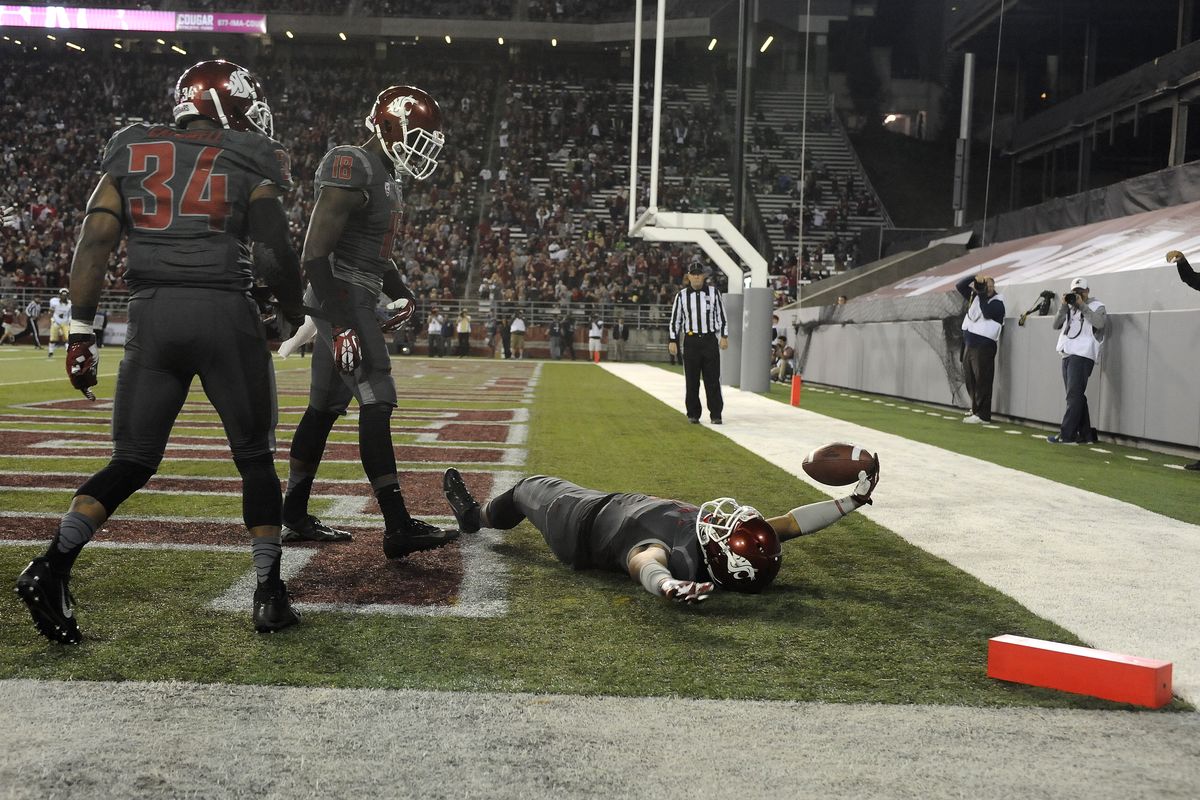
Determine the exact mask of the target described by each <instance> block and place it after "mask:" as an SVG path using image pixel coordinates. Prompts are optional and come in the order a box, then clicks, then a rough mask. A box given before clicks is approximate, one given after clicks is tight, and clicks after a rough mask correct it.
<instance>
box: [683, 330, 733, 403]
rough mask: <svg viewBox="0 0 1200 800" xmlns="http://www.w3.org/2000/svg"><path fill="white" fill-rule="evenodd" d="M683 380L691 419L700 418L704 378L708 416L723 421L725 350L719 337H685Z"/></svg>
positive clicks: (685, 398)
mask: <svg viewBox="0 0 1200 800" xmlns="http://www.w3.org/2000/svg"><path fill="white" fill-rule="evenodd" d="M683 377H684V384H685V385H686V387H687V391H686V394H685V395H684V405H685V406H686V408H687V415H688V418H689V419H700V410H701V409H700V378H701V377H703V378H704V394H705V397H706V399H707V404H708V415H709V417H711V418H713V419H720V418H721V411H722V410H723V409H724V408H725V401H724V400H723V399H722V398H721V349H720V348H719V347H718V346H717V337H716V334H712V333H701V334H684V336H683Z"/></svg>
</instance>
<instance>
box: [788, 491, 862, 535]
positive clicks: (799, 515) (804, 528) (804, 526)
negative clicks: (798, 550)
mask: <svg viewBox="0 0 1200 800" xmlns="http://www.w3.org/2000/svg"><path fill="white" fill-rule="evenodd" d="M857 508H858V503H857V502H855V500H854V498H851V497H843V498H842V499H841V500H825V501H822V502H820V503H809V504H808V505H806V506H800V507H799V508H793V509H792V510H791V511H789V512H788V513H789V514H791V515H792V519H794V520H796V524H797V525H799V526H800V535H801V536H808V535H809V534H810V533H816V532H817V531H819V530H821V529H823V528H828V527H829V526H830V525H832V524H833V523H835V522H837V521H838V520H839V519H841V518H842V517H844V516H846V515H847V514H849V513H850V512H851V511H854V510H856V509H857Z"/></svg>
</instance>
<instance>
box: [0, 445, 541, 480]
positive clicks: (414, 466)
mask: <svg viewBox="0 0 1200 800" xmlns="http://www.w3.org/2000/svg"><path fill="white" fill-rule="evenodd" d="M504 452H506V453H512V452H515V451H514V450H506V451H504ZM285 455H286V454H285ZM5 458H14V459H20V460H21V461H27V460H30V459H40V460H43V461H69V460H71V459H86V460H91V461H97V460H100V459H102V458H107V456H92V455H75V454H68V455H57V456H48V455H42V454H40V453H30V454H28V455H21V456H0V460H3V459H5ZM177 461H178V462H186V463H192V462H197V463H198V462H211V463H213V464H230V465H232V464H233V461H232V460H231V459H230V458H228V457H220V458H217V457H206V456H192V455H190V456H179V457H176V458H167V459H164V460H163V463H164V464H170V463H172V462H177ZM321 463H322V464H343V465H345V464H356V465H358V466H362V462H361V461H359V460H358V459H356V458H323V459H321ZM441 463H443V464H454V463H461V465H462V466H464V467H465V468H467V469H470V470H472V471H475V470H479V471H488V472H492V471H495V470H497V469H499V468H501V467H503V466H520V465H521V464H523V463H524V461H522V462H521V463H520V464H506V463H505V462H500V461H468V462H454V461H442V462H441ZM429 464H430V462H429V461H397V462H396V467H397V469H399V470H400V472H422V471H429V470H430V469H431V468H430V466H429ZM410 465H411V466H410ZM442 469H445V468H444V467H443V468H442ZM434 471H436V469H434ZM183 477H189V476H186V475H185V476H183ZM234 477H236V476H234Z"/></svg>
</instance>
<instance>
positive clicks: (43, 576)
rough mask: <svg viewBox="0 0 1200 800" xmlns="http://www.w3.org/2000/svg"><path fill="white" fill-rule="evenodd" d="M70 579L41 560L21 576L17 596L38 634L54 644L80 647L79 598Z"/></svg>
mask: <svg viewBox="0 0 1200 800" xmlns="http://www.w3.org/2000/svg"><path fill="white" fill-rule="evenodd" d="M69 580H70V579H69V578H64V577H62V576H60V575H57V574H56V573H55V572H54V571H53V570H51V569H50V561H49V559H47V558H46V557H45V556H39V557H38V558H35V559H34V560H33V561H30V562H29V566H27V567H26V568H25V569H24V570H23V571H22V572H21V574H20V575H18V576H17V587H16V592H17V596H18V597H20V598H21V602H22V603H24V604H25V607H26V608H28V609H29V615H30V616H31V617H33V625H34V627H35V628H37V632H38V633H40V634H41V635H42V636H45V637H46V638H47V639H49V640H50V641H52V642H59V643H60V644H79V642H80V641H82V640H83V634H81V633H80V632H79V625H78V624H77V623H76V622H75V598H73V597H72V596H71V590H70V589H69V588H68V586H67V583H68V582H69Z"/></svg>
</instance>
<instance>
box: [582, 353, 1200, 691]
mask: <svg viewBox="0 0 1200 800" xmlns="http://www.w3.org/2000/svg"><path fill="white" fill-rule="evenodd" d="M604 366H605V368H606V369H608V370H609V372H611V373H612V374H614V375H617V376H618V377H621V378H622V379H624V380H627V381H629V382H630V383H631V384H633V385H634V386H637V387H638V388H640V389H642V390H643V391H645V392H646V393H648V394H649V395H650V396H652V397H655V398H656V399H658V400H660V401H662V402H663V403H666V404H667V405H669V406H670V407H672V408H674V409H677V410H678V411H679V412H680V418H681V420H682V417H683V376H682V375H676V374H675V373H673V372H669V371H667V370H663V369H658V368H657V367H652V366H647V365H642V364H607V365H604ZM724 397H725V411H724V413H723V417H724V422H725V424H724V425H722V426H721V427H719V428H713V429H712V430H713V432H714V433H718V434H720V435H721V436H725V437H727V438H729V439H731V440H733V441H734V442H736V443H737V444H739V445H742V446H743V447H745V448H747V449H749V450H751V451H753V452H755V453H757V454H759V455H760V456H762V457H763V458H764V459H766V460H767V461H768V462H770V463H772V464H776V465H778V466H780V467H781V468H783V469H785V470H787V471H788V472H790V473H791V474H793V475H795V476H796V477H798V478H800V479H801V480H803V481H805V482H806V483H809V484H812V485H813V486H816V487H817V488H819V489H821V490H822V491H824V492H826V493H829V494H831V495H834V496H837V495H838V494H839V492H838V491H837V490H836V489H833V488H831V487H827V486H822V485H820V484H817V483H815V482H814V481H813V480H812V479H811V478H809V477H808V476H807V475H806V474H805V473H804V471H803V470H802V469H801V466H800V464H801V461H802V460H803V458H804V455H805V454H806V453H807V452H809V451H810V450H812V449H813V448H814V447H819V446H820V445H823V444H826V443H828V442H833V441H851V442H856V443H859V444H862V445H863V446H865V447H868V448H869V449H871V450H877V451H879V453H880V462H881V464H882V482H881V483H880V488H879V489H878V491H877V493H876V498H877V502H876V503H875V505H873V506H868V507H867V508H865V509H863V510H862V511H860V512H859V513H862V514H864V515H865V516H867V517H868V518H870V519H871V520H873V521H875V522H878V523H879V524H880V525H883V526H884V527H886V528H888V529H890V530H892V531H895V532H896V533H897V534H899V535H900V536H902V537H904V538H905V539H906V540H908V541H909V542H912V543H913V544H915V545H916V546H918V547H920V548H922V549H923V550H926V551H928V552H930V553H932V554H933V555H935V556H938V557H940V558H944V559H946V560H947V561H949V562H950V563H952V564H954V565H955V566H957V567H958V568H959V569H962V570H964V571H965V572H968V573H970V574H972V575H974V576H975V577H977V578H979V579H980V580H982V581H983V582H984V583H987V584H988V585H990V586H993V587H995V588H997V589H999V590H1000V591H1002V592H1004V593H1005V594H1007V595H1009V596H1011V597H1013V598H1014V599H1016V600H1017V601H1018V602H1020V603H1022V604H1023V605H1024V606H1026V607H1027V608H1028V609H1029V610H1031V611H1033V612H1034V613H1035V614H1038V615H1040V616H1043V617H1045V618H1047V619H1050V620H1052V621H1054V622H1056V623H1058V624H1059V625H1062V626H1063V627H1065V628H1067V629H1068V630H1070V631H1072V632H1074V633H1075V634H1077V635H1078V636H1079V637H1080V638H1082V639H1083V640H1084V641H1086V642H1088V643H1089V644H1091V645H1093V646H1095V647H1099V648H1102V649H1105V650H1115V651H1117V652H1122V653H1127V654H1131V655H1139V656H1146V657H1149V658H1160V659H1165V660H1168V661H1172V662H1174V664H1175V669H1174V685H1175V692H1176V694H1178V695H1180V696H1182V697H1185V698H1187V699H1188V700H1190V701H1192V702H1200V625H1198V624H1197V622H1196V621H1197V620H1198V619H1200V591H1197V590H1196V587H1197V577H1196V576H1197V575H1200V527H1198V526H1195V525H1190V524H1188V523H1186V522H1180V521H1178V520H1174V519H1171V518H1169V517H1165V516H1162V515H1161V514H1155V513H1153V512H1151V511H1147V510H1145V509H1143V508H1139V507H1137V506H1134V505H1131V504H1129V503H1123V502H1121V501H1119V500H1114V499H1112V498H1109V497H1104V496H1102V495H1098V494H1095V493H1092V492H1087V491H1084V490H1082V489H1077V488H1075V487H1073V486H1071V485H1070V479H1071V476H1070V475H1069V474H1065V475H1063V482H1062V483H1058V482H1054V481H1050V480H1046V479H1045V478H1039V477H1036V476H1033V475H1030V474H1028V473H1025V472H1019V471H1017V470H1013V469H1008V468H1006V467H1001V466H999V465H996V464H992V463H990V462H987V461H981V460H979V459H976V458H971V457H969V456H964V455H960V454H957V453H952V452H949V451H947V450H943V449H941V448H938V447H933V446H931V445H927V444H921V443H919V442H914V441H911V440H909V439H905V438H902V437H900V436H894V435H891V434H887V433H881V432H880V431H876V430H872V429H869V428H864V427H862V426H859V425H854V424H852V423H849V422H843V421H841V420H837V419H834V418H832V417H826V416H822V415H820V414H814V413H812V412H810V411H805V410H803V409H797V408H792V407H791V406H788V405H785V404H783V403H778V402H775V401H773V400H770V399H768V398H766V397H762V396H760V395H756V394H752V393H749V392H742V391H739V390H736V389H730V388H726V389H725V391H724ZM663 435H669V433H668V432H666V431H664V433H663ZM997 446H1002V444H1001V443H1000V442H997ZM729 491H730V492H731V493H733V494H734V495H736V493H737V491H738V487H737V486H736V485H731V486H730V487H729ZM842 493H844V490H843V491H842ZM1068 509H1070V510H1071V511H1070V512H1069V513H1068V512H1067V510H1068ZM783 510H784V509H780V511H783ZM771 511H772V512H774V511H775V510H774V509H771ZM1011 632H1012V631H1004V630H997V631H992V632H989V634H1003V633H1011ZM983 647H984V642H982V641H981V642H980V648H981V652H982V648H983Z"/></svg>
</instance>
